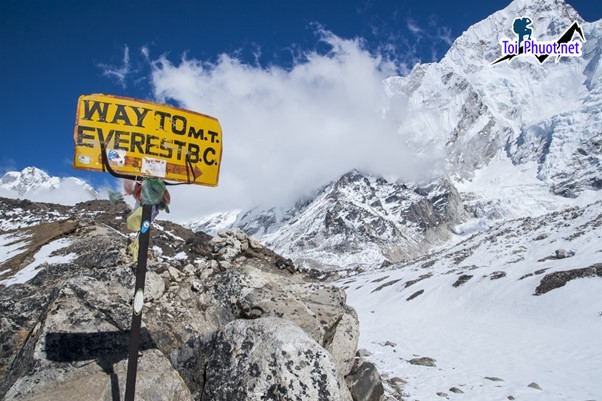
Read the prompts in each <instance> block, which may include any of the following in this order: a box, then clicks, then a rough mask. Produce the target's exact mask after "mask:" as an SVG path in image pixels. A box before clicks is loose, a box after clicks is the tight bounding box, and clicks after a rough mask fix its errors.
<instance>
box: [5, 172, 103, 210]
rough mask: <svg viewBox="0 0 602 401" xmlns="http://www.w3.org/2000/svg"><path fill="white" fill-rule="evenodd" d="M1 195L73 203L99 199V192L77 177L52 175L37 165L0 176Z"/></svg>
mask: <svg viewBox="0 0 602 401" xmlns="http://www.w3.org/2000/svg"><path fill="white" fill-rule="evenodd" d="M0 196H3V197H6V198H24V199H29V200H33V201H38V202H54V203H59V204H63V205H73V204H75V203H77V202H83V201H87V200H92V199H97V198H98V193H97V192H96V191H95V190H94V188H92V187H91V186H90V185H88V184H87V183H86V182H85V181H83V180H81V179H79V178H75V177H64V178H60V177H51V176H50V175H48V174H47V173H46V172H44V171H42V170H40V169H39V168H36V167H26V168H24V169H23V170H21V171H9V172H7V173H6V174H4V176H3V177H2V178H0Z"/></svg>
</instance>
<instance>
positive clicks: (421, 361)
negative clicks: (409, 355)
mask: <svg viewBox="0 0 602 401" xmlns="http://www.w3.org/2000/svg"><path fill="white" fill-rule="evenodd" d="M408 362H409V363H411V364H412V365H419V366H429V367H436V366H437V365H436V364H435V362H437V361H436V360H435V359H433V358H429V357H428V356H423V357H420V358H414V359H410V360H409V361H408Z"/></svg>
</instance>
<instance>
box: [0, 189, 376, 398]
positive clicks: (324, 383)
mask: <svg viewBox="0 0 602 401" xmlns="http://www.w3.org/2000/svg"><path fill="white" fill-rule="evenodd" d="M17 209H20V210H21V211H22V213H19V214H20V215H23V216H26V219H27V221H24V222H19V221H18V220H19V217H18V216H16V215H12V214H11V215H10V216H3V217H2V220H5V219H6V220H8V221H6V222H5V224H3V227H4V228H3V230H2V232H1V233H0V244H1V246H2V247H3V248H5V249H8V250H9V251H10V252H13V253H10V254H7V257H5V258H3V259H2V260H1V264H0V286H3V287H4V288H3V289H2V291H1V293H0V310H1V311H2V319H1V320H0V339H1V341H2V343H3V347H2V349H1V350H0V378H1V379H0V394H1V395H2V397H4V398H5V399H10V400H32V401H33V400H38V401H39V400H46V399H74V398H73V397H76V398H77V399H80V400H84V399H86V400H87V399H89V400H103V401H109V400H112V401H114V400H118V399H120V394H123V389H124V386H125V366H126V362H127V361H126V359H127V338H128V330H129V326H130V318H131V306H130V302H131V298H132V291H133V282H134V273H133V272H132V262H131V258H130V257H129V256H128V255H127V254H126V249H127V244H128V242H129V241H131V234H129V233H128V232H127V231H126V229H125V218H126V217H127V215H128V214H129V213H130V210H129V208H128V207H127V206H126V205H125V204H121V205H118V206H111V205H110V203H109V202H108V201H90V202H87V203H80V204H77V205H76V206H74V207H67V206H61V205H52V204H36V203H32V202H29V201H17V200H10V199H3V198H0V210H2V211H3V212H4V213H6V211H11V210H17ZM49 213H50V214H51V215H54V216H55V217H56V219H55V221H51V222H48V221H44V222H41V221H43V220H44V216H46V215H48V214H49ZM11 225H12V227H13V228H11ZM14 227H19V228H14ZM151 230H152V234H151V248H150V249H151V252H150V255H149V258H150V259H149V263H148V267H149V271H148V273H147V280H146V294H145V303H144V310H143V325H144V326H143V332H142V341H141V351H140V356H139V373H138V381H137V386H136V389H137V399H138V398H139V399H154V400H217V399H229V400H254V399H257V400H259V399H266V398H265V397H268V398H267V399H282V397H284V398H286V399H316V400H346V401H350V400H352V398H353V397H355V398H353V399H357V397H358V394H371V397H370V398H368V399H371V400H379V399H381V396H382V395H383V391H382V384H380V380H377V379H378V372H377V371H376V370H375V368H374V366H373V365H371V364H364V362H362V361H360V360H359V359H357V358H356V351H357V339H358V334H359V325H358V320H357V316H356V314H355V312H354V310H353V309H352V308H350V307H348V306H347V305H346V303H345V294H344V292H343V291H342V290H340V289H338V288H336V287H333V286H332V285H328V284H326V283H324V282H322V281H319V280H317V279H316V278H314V277H312V275H311V274H310V273H303V272H300V271H299V270H298V269H297V268H296V267H295V265H294V264H293V263H292V262H291V261H290V260H287V259H284V258H282V257H281V256H279V255H277V254H275V253H273V252H272V251H270V250H269V249H267V248H265V247H263V246H262V245H260V244H259V243H258V242H257V241H255V240H253V239H252V238H249V237H248V236H247V235H246V234H244V233H243V232H242V231H230V232H222V233H220V235H218V236H216V237H213V238H211V237H209V236H207V235H206V234H203V233H193V232H191V231H189V230H187V229H185V228H183V227H181V226H178V225H175V224H172V223H169V222H161V221H158V222H155V223H153V226H152V228H151ZM57 241H61V245H60V246H56V247H55V248H54V249H55V250H54V252H52V255H53V257H58V256H62V258H61V260H60V261H59V262H56V261H53V260H50V259H46V262H45V263H41V264H38V265H36V266H35V268H34V270H35V271H34V272H33V273H35V274H33V275H30V276H27V277H21V278H20V280H17V281H14V280H13V281H11V280H10V279H11V277H16V276H18V274H19V272H21V271H22V270H24V269H29V268H30V266H31V261H32V260H34V261H35V260H37V259H38V258H39V257H40V252H41V250H42V249H43V248H44V246H47V245H49V244H56V242H57ZM361 372H364V373H361ZM359 373H361V375H360V376H358V374H359ZM157 377H161V380H157ZM370 377H372V379H369V378H370ZM366 380H368V382H366ZM367 383H368V385H366V384H367ZM379 386H380V387H379ZM83 389H85V391H83ZM379 389H380V390H379ZM363 399H364V398H363Z"/></svg>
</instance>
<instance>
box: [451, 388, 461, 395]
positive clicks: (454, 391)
mask: <svg viewBox="0 0 602 401" xmlns="http://www.w3.org/2000/svg"><path fill="white" fill-rule="evenodd" d="M449 391H450V392H452V393H456V394H463V393H464V391H462V390H460V389H459V388H458V387H452V388H450V389H449Z"/></svg>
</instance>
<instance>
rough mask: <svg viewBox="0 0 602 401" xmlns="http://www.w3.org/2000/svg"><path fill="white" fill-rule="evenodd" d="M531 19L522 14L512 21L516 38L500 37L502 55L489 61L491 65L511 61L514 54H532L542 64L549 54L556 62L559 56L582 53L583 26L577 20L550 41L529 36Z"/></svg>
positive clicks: (531, 30) (531, 32)
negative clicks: (576, 36)
mask: <svg viewBox="0 0 602 401" xmlns="http://www.w3.org/2000/svg"><path fill="white" fill-rule="evenodd" d="M532 23H533V20H532V19H531V18H530V17H527V16H523V17H520V18H516V19H515V20H514V22H513V23H512V30H513V31H514V33H515V34H516V36H517V37H518V39H514V40H513V39H508V38H502V39H501V40H500V46H501V50H502V57H500V58H499V59H497V60H495V61H494V62H493V63H491V65H492V66H494V65H496V64H498V63H501V62H502V61H508V62H509V61H511V60H512V59H514V58H515V57H516V56H519V55H520V56H522V55H527V54H532V55H533V56H535V58H536V59H537V61H539V63H540V64H542V63H543V62H544V61H546V60H547V59H548V57H550V56H556V62H558V61H559V60H560V58H561V57H577V56H582V55H583V43H585V35H584V33H583V28H581V26H580V25H579V23H578V22H577V21H573V23H572V24H571V25H570V26H569V27H568V28H567V29H566V31H564V33H563V34H562V35H560V37H558V39H556V40H555V41H552V42H543V41H537V40H534V39H532V38H531V36H532V34H533V29H532V28H531V24H532ZM575 34H578V35H579V37H578V38H577V39H576V40H573V36H575Z"/></svg>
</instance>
